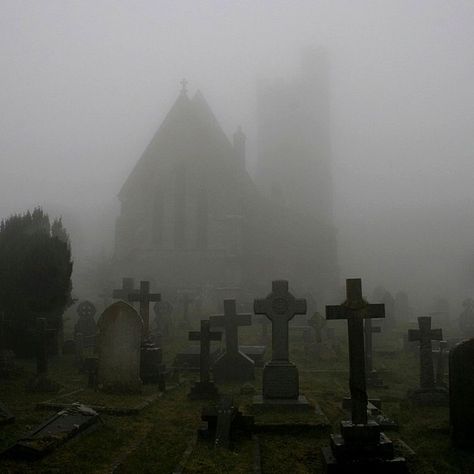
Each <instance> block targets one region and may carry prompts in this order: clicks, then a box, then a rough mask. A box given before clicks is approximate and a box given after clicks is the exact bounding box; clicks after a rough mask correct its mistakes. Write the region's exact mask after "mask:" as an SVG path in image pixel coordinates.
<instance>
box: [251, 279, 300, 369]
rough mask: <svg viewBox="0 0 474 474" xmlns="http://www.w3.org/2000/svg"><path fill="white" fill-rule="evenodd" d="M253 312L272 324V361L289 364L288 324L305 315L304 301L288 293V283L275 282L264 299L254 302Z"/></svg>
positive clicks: (282, 281)
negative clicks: (263, 316)
mask: <svg viewBox="0 0 474 474" xmlns="http://www.w3.org/2000/svg"><path fill="white" fill-rule="evenodd" d="M253 310H254V313H255V314H263V315H265V316H266V317H267V318H268V319H269V320H270V321H271V322H272V360H279V361H285V362H289V349H288V323H289V322H290V320H291V319H292V318H293V317H294V316H295V315H296V314H306V300H304V299H296V298H295V297H294V296H293V295H292V294H291V293H290V292H289V291H288V281H286V280H277V281H274V282H272V292H271V293H270V294H269V295H268V296H267V297H266V298H265V299H257V300H255V301H254V305H253Z"/></svg>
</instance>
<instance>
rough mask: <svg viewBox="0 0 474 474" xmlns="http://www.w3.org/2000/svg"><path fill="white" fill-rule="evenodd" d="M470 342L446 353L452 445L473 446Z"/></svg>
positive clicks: (473, 377)
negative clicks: (447, 354) (447, 359)
mask: <svg viewBox="0 0 474 474" xmlns="http://www.w3.org/2000/svg"><path fill="white" fill-rule="evenodd" d="M473 400H474V339H469V340H467V341H463V342H461V343H459V344H457V345H456V346H455V347H454V348H453V349H451V351H450V353H449V419H450V425H451V437H452V440H453V442H454V443H455V444H456V445H458V446H460V447H466V448H470V449H472V448H473V447H474V429H473V427H474V403H473Z"/></svg>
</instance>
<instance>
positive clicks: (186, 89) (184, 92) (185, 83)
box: [180, 78, 188, 94]
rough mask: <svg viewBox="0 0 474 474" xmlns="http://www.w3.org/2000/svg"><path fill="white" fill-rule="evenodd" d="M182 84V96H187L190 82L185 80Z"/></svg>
mask: <svg viewBox="0 0 474 474" xmlns="http://www.w3.org/2000/svg"><path fill="white" fill-rule="evenodd" d="M180 84H181V94H186V93H187V92H188V81H187V80H186V79H184V78H183V79H182V80H181V82H180Z"/></svg>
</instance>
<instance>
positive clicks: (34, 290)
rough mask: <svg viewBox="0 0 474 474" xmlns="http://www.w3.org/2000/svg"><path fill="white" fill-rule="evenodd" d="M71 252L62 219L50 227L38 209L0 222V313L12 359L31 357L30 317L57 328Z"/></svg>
mask: <svg viewBox="0 0 474 474" xmlns="http://www.w3.org/2000/svg"><path fill="white" fill-rule="evenodd" d="M71 273H72V261H71V249H70V244H69V236H68V234H67V232H66V231H65V229H64V228H63V226H62V222H61V219H55V220H54V221H53V223H52V224H51V223H50V219H49V216H48V215H47V214H45V213H44V212H43V211H42V209H40V208H37V209H35V210H34V211H33V212H32V213H31V212H29V211H28V212H26V213H25V214H21V215H13V216H11V217H9V218H8V219H6V220H3V221H2V222H1V223H0V309H1V310H2V311H3V312H4V314H5V319H6V320H7V321H8V320H10V321H11V323H10V324H8V327H9V329H10V330H9V331H8V333H9V334H10V336H11V337H10V338H9V340H10V346H11V348H12V349H13V350H14V351H15V352H16V353H17V355H32V354H33V353H34V343H33V341H34V330H35V319H36V318H37V317H44V318H47V320H48V328H54V329H56V330H62V314H63V312H64V310H65V308H66V307H67V306H68V305H70V303H71V289H72V284H71Z"/></svg>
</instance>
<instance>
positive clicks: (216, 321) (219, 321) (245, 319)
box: [209, 299, 255, 382]
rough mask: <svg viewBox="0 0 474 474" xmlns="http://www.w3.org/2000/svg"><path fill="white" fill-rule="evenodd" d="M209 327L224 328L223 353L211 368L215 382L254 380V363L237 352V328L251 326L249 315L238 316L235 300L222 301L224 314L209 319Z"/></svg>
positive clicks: (250, 316)
mask: <svg viewBox="0 0 474 474" xmlns="http://www.w3.org/2000/svg"><path fill="white" fill-rule="evenodd" d="M209 320H210V323H211V327H213V328H224V333H225V344H226V347H225V352H224V353H223V354H222V355H221V356H220V357H219V358H218V359H217V360H216V362H215V363H214V366H213V367H212V373H213V375H214V379H215V380H216V381H217V382H221V381H225V382H244V381H247V380H253V379H254V378H255V374H254V371H255V363H254V361H253V360H252V359H250V357H247V356H246V355H245V354H243V353H242V352H240V351H239V337H238V330H239V326H250V325H251V324H252V315H251V314H238V313H237V311H236V305H235V300H231V299H227V300H224V314H220V315H215V316H211V317H210V319H209Z"/></svg>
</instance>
